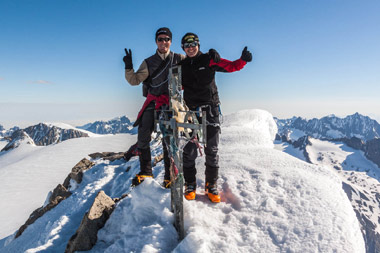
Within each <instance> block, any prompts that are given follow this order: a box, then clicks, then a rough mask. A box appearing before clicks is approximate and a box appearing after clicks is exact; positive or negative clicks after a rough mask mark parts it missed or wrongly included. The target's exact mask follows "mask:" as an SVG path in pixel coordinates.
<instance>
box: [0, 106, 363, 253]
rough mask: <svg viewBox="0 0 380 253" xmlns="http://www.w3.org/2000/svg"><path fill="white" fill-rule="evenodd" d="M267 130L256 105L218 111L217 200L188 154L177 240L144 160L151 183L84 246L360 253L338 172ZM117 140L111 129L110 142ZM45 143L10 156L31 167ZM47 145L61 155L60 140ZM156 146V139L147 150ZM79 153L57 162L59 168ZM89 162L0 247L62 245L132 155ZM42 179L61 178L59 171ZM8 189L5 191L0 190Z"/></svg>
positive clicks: (125, 172)
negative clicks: (51, 204) (191, 177)
mask: <svg viewBox="0 0 380 253" xmlns="http://www.w3.org/2000/svg"><path fill="white" fill-rule="evenodd" d="M276 132H277V127H276V124H275V122H274V121H273V118H272V115H271V114H269V113H268V112H265V111H262V110H246V111H240V112H237V113H234V114H231V115H227V116H225V122H224V125H223V126H222V134H221V140H220V152H219V155H220V171H219V175H220V179H219V186H220V190H221V198H222V202H221V203H219V204H214V203H211V202H210V201H209V200H208V199H207V197H206V196H205V195H204V191H203V188H204V183H205V182H204V157H201V158H199V159H197V163H196V164H197V170H198V173H197V184H198V188H197V198H196V200H194V201H186V200H184V210H185V217H184V218H185V232H186V237H185V238H184V240H182V241H181V242H178V241H177V235H176V231H175V229H174V227H173V225H172V223H173V214H172V213H171V212H170V191H169V190H166V189H163V188H162V187H161V186H160V185H159V183H160V182H161V181H162V179H163V162H160V163H159V164H158V165H157V166H155V167H154V171H153V174H154V176H155V179H154V180H153V179H147V180H146V181H145V182H144V183H143V184H141V185H140V186H138V187H136V188H135V189H134V190H132V191H131V194H129V195H128V197H126V198H124V199H123V200H121V201H120V202H118V204H117V206H116V209H115V211H114V212H113V213H112V215H111V217H110V219H109V220H108V221H107V223H106V225H105V226H104V228H102V229H101V230H100V231H99V232H98V243H97V244H96V245H95V246H94V248H93V249H92V250H91V251H90V252H171V251H173V252H301V251H304V252H365V246H364V240H363V237H362V234H361V232H360V228H359V223H358V221H357V219H356V215H355V213H354V211H353V209H352V207H351V204H350V202H349V200H348V199H347V197H346V195H345V193H344V192H343V190H342V181H341V180H340V178H339V177H338V176H337V175H336V174H335V173H333V172H332V171H331V170H329V169H327V168H326V167H324V166H316V165H312V164H308V163H305V162H303V161H301V160H299V159H297V158H294V157H292V156H290V155H288V154H286V153H284V152H282V151H281V150H277V149H274V144H273V141H274V137H275V133H276ZM119 137H120V135H116V136H114V138H115V139H114V141H116V140H118V138H119ZM134 138H135V137H134ZM81 139H90V140H91V139H93V140H98V139H99V138H95V139H94V138H81ZM64 143H65V142H62V143H60V144H58V145H55V146H56V147H58V146H59V145H62V144H64ZM76 145H78V146H79V143H76V144H73V145H71V146H70V147H71V148H75V149H77V150H80V149H81V148H82V149H83V148H84V146H83V145H82V146H81V147H80V148H77V146H76ZM46 148H48V147H46ZM46 148H43V149H40V150H36V151H35V152H33V154H35V155H34V156H33V157H34V159H35V160H33V161H32V160H26V161H19V166H20V167H21V166H22V167H24V168H26V167H28V166H27V165H32V164H36V165H37V164H41V161H43V160H41V161H38V160H37V159H38V157H40V156H42V154H43V152H42V151H44V149H46ZM97 148H98V149H99V147H97ZM102 150H105V148H104V146H103V147H102ZM102 150H98V151H102ZM122 150H125V148H123V149H122ZM15 151H17V150H15ZM51 151H52V152H51V154H53V151H60V152H64V151H65V147H63V146H62V148H60V149H59V150H51ZM161 151H162V150H161V147H160V145H156V146H154V147H153V152H152V153H153V154H157V153H159V152H161ZM30 152H32V151H30ZM72 153H74V152H72ZM87 153H89V152H87ZM61 155H62V156H61V157H55V158H54V159H52V160H51V162H53V161H55V162H58V161H59V162H61V161H60V160H63V159H64V157H65V156H66V155H68V154H61ZM82 156H83V155H82ZM81 158H82V157H80V158H78V159H76V160H75V161H73V164H71V165H70V166H67V168H66V174H67V170H69V169H71V167H72V165H74V164H75V163H76V162H78V161H79V160H80V159H81ZM0 159H1V157H0ZM73 160H74V159H73ZM0 161H1V160H0ZM95 162H96V165H95V166H94V167H93V168H91V169H90V170H88V171H86V172H85V173H84V178H83V182H82V183H81V184H80V185H78V187H77V188H76V189H75V190H73V194H72V195H71V196H70V197H69V198H67V199H66V200H64V201H62V202H61V203H60V204H59V205H58V206H57V207H55V208H54V209H53V210H51V211H50V212H48V213H47V214H45V215H44V216H43V217H41V218H39V219H38V220H37V221H36V222H35V223H34V224H33V225H30V226H29V227H28V228H27V229H26V230H25V231H24V233H23V235H22V236H20V237H19V238H18V239H15V240H13V238H12V236H9V237H7V238H4V239H3V240H0V251H1V252H2V251H3V250H5V251H6V252H8V251H9V252H23V251H26V252H39V251H49V252H63V251H64V249H65V246H66V244H67V241H68V239H69V238H70V237H71V236H72V235H73V234H74V233H75V230H76V229H77V227H78V225H79V223H80V221H81V219H82V217H83V214H84V213H85V212H86V211H87V210H88V209H89V207H90V205H91V203H92V201H93V199H94V197H95V195H96V193H97V192H98V191H99V190H104V191H105V193H106V194H107V195H109V196H111V197H112V198H115V197H120V196H121V195H122V194H123V193H126V192H129V191H130V190H131V189H130V187H129V185H130V180H131V178H132V176H133V175H134V174H135V173H136V172H138V170H139V163H138V159H136V158H132V159H131V161H129V162H128V163H124V161H122V160H120V161H115V162H113V163H109V162H108V161H103V160H95ZM9 166H12V165H9ZM9 169H10V168H9V167H7V169H6V170H7V171H9ZM50 176H51V178H50V179H51V180H53V177H54V178H55V179H54V180H57V181H58V182H61V181H63V179H64V177H65V176H66V175H65V176H62V177H60V178H58V177H59V176H58V175H50ZM30 177H32V176H30ZM22 179H24V180H26V179H25V178H22ZM54 186H55V185H54V184H53V186H52V187H54ZM49 189H51V188H49ZM16 193H17V189H13V194H12V195H11V194H10V195H8V196H7V197H8V198H11V197H13V196H14V195H15V194H16ZM35 194H36V193H35ZM45 196H46V192H45ZM34 197H35V198H37V197H39V196H37V195H35V196H34ZM32 198H33V197H32ZM40 203H41V204H42V203H43V201H42V200H40ZM41 204H40V205H41ZM23 221H24V220H19V222H20V223H19V224H20V225H21V223H23ZM3 222H4V221H1V224H2V225H3V224H4V223H3ZM1 227H2V228H1V230H2V233H3V234H4V233H5V232H4V231H3V229H4V226H1ZM8 234H9V233H8Z"/></svg>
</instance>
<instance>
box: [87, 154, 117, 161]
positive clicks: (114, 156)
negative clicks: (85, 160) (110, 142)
mask: <svg viewBox="0 0 380 253" xmlns="http://www.w3.org/2000/svg"><path fill="white" fill-rule="evenodd" d="M88 156H89V157H91V158H92V159H99V158H101V159H104V160H109V161H111V162H113V161H115V160H119V159H123V158H124V152H118V153H115V152H101V153H100V152H96V153H93V154H89V155H88Z"/></svg>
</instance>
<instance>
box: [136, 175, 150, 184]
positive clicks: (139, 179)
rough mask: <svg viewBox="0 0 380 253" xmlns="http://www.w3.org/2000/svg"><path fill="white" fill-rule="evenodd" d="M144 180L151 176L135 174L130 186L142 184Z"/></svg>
mask: <svg viewBox="0 0 380 253" xmlns="http://www.w3.org/2000/svg"><path fill="white" fill-rule="evenodd" d="M145 178H153V176H152V175H140V174H136V176H135V177H134V178H133V179H132V185H133V186H138V185H139V184H141V183H142V182H144V180H145Z"/></svg>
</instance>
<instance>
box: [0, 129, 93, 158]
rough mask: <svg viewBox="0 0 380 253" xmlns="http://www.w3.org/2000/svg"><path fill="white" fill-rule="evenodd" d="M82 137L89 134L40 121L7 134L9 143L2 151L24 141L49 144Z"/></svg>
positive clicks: (39, 144) (43, 144)
mask: <svg viewBox="0 0 380 253" xmlns="http://www.w3.org/2000/svg"><path fill="white" fill-rule="evenodd" d="M80 137H88V134H87V133H85V132H82V131H78V130H75V129H62V128H60V127H57V126H54V125H47V124H44V123H40V124H37V125H34V126H30V127H27V128H25V129H18V130H15V131H13V132H12V134H11V135H10V136H5V138H6V139H7V140H8V141H9V143H8V144H7V145H6V146H5V147H4V148H3V149H2V150H1V151H8V150H10V149H14V148H17V147H18V146H19V145H20V144H21V143H22V142H27V143H29V144H35V145H37V146H47V145H50V144H55V143H59V142H62V141H65V140H68V139H72V138H80Z"/></svg>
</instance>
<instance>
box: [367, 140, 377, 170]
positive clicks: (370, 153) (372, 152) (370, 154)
mask: <svg viewBox="0 0 380 253" xmlns="http://www.w3.org/2000/svg"><path fill="white" fill-rule="evenodd" d="M365 156H366V157H367V158H368V159H369V160H371V161H372V162H374V163H375V164H376V165H377V166H378V167H379V168H380V139H373V140H369V141H367V143H366V148H365Z"/></svg>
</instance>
